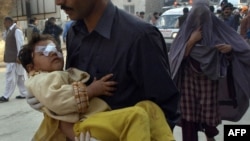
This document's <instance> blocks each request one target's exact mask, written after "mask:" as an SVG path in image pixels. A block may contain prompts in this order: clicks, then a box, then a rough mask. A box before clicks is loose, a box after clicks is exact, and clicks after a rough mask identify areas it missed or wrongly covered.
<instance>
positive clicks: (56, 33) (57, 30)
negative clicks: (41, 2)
mask: <svg viewBox="0 0 250 141" xmlns="http://www.w3.org/2000/svg"><path fill="white" fill-rule="evenodd" d="M62 32H63V29H62V28H61V27H60V26H58V25H56V18H54V17H50V18H49V19H48V21H47V22H46V23H45V28H44V30H43V34H50V35H51V36H53V37H54V38H55V40H56V41H57V43H58V45H59V47H60V48H61V40H60V35H61V34H62Z"/></svg>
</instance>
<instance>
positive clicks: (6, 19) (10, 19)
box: [4, 17, 14, 22]
mask: <svg viewBox="0 0 250 141" xmlns="http://www.w3.org/2000/svg"><path fill="white" fill-rule="evenodd" d="M4 21H10V22H14V20H13V19H12V18H11V17H5V18H4Z"/></svg>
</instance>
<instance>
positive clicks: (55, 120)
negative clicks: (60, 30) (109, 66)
mask: <svg viewBox="0 0 250 141" xmlns="http://www.w3.org/2000/svg"><path fill="white" fill-rule="evenodd" d="M18 57H19V60H20V62H21V63H22V65H23V67H24V68H25V69H26V71H27V72H28V74H29V79H28V80H27V81H26V82H25V85H26V87H27V89H28V91H29V92H30V93H31V94H33V95H34V96H35V97H36V98H37V99H38V100H39V101H40V102H41V103H42V104H43V105H44V107H43V108H42V111H43V112H44V120H43V122H42V124H41V126H40V128H39V129H38V131H37V133H36V134H35V136H34V140H35V141H40V140H46V141H54V140H55V141H58V140H60V141H64V140H66V136H67V137H68V138H69V139H71V140H74V136H79V134H80V133H81V132H83V133H85V132H87V131H89V132H90V133H91V135H92V136H93V137H95V138H97V139H100V140H103V141H108V140H136V141H142V140H143V141H150V140H151V139H155V140H159V141H160V140H164V141H171V140H174V138H173V135H172V132H171V129H170V128H169V126H168V124H167V122H166V119H165V116H164V114H163V112H162V111H161V109H160V108H159V107H158V106H157V105H156V104H154V103H153V102H150V101H142V102H139V103H138V104H136V105H135V106H133V107H129V108H124V109H120V110H113V111H109V112H103V111H108V110H110V108H109V106H108V105H107V104H106V103H105V102H104V101H103V100H101V99H99V98H97V96H100V95H108V96H111V95H112V92H113V91H114V90H115V86H116V84H117V83H116V82H115V81H110V79H111V78H112V74H108V75H106V76H104V77H102V78H101V79H100V80H94V81H93V82H92V83H91V84H90V85H88V86H86V85H85V84H86V83H87V82H88V80H89V74H88V73H86V72H82V71H80V70H77V69H75V68H70V69H68V70H66V71H62V70H63V64H64V62H63V56H62V54H61V52H59V51H58V50H57V48H56V42H55V40H54V39H53V38H52V37H51V36H49V35H36V36H34V37H33V38H32V39H31V41H30V42H29V43H28V44H26V45H25V46H24V47H23V49H22V50H21V51H20V53H19V56H18ZM59 129H61V130H59ZM65 135H66V136H65Z"/></svg>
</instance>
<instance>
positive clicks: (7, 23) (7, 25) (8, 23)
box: [3, 20, 11, 30]
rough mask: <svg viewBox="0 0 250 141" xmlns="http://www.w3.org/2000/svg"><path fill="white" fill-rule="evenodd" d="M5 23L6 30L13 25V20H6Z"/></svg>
mask: <svg viewBox="0 0 250 141" xmlns="http://www.w3.org/2000/svg"><path fill="white" fill-rule="evenodd" d="M3 24H4V27H5V29H6V30H8V29H9V28H10V26H11V22H10V21H8V20H4V23H3Z"/></svg>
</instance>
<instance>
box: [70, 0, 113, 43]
mask: <svg viewBox="0 0 250 141" xmlns="http://www.w3.org/2000/svg"><path fill="white" fill-rule="evenodd" d="M115 9H116V8H115V6H114V5H113V3H112V2H111V1H109V2H108V4H107V7H106V9H105V10H104V13H103V15H102V16H101V18H100V20H99V22H98V24H97V25H96V27H95V29H94V31H96V32H97V33H99V34H100V35H101V36H103V37H105V38H107V39H110V34H111V29H112V24H113V21H114V16H115ZM73 29H74V30H75V31H80V32H83V33H87V29H86V25H85V23H84V22H83V21H82V20H78V21H77V22H76V24H75V25H73Z"/></svg>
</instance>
